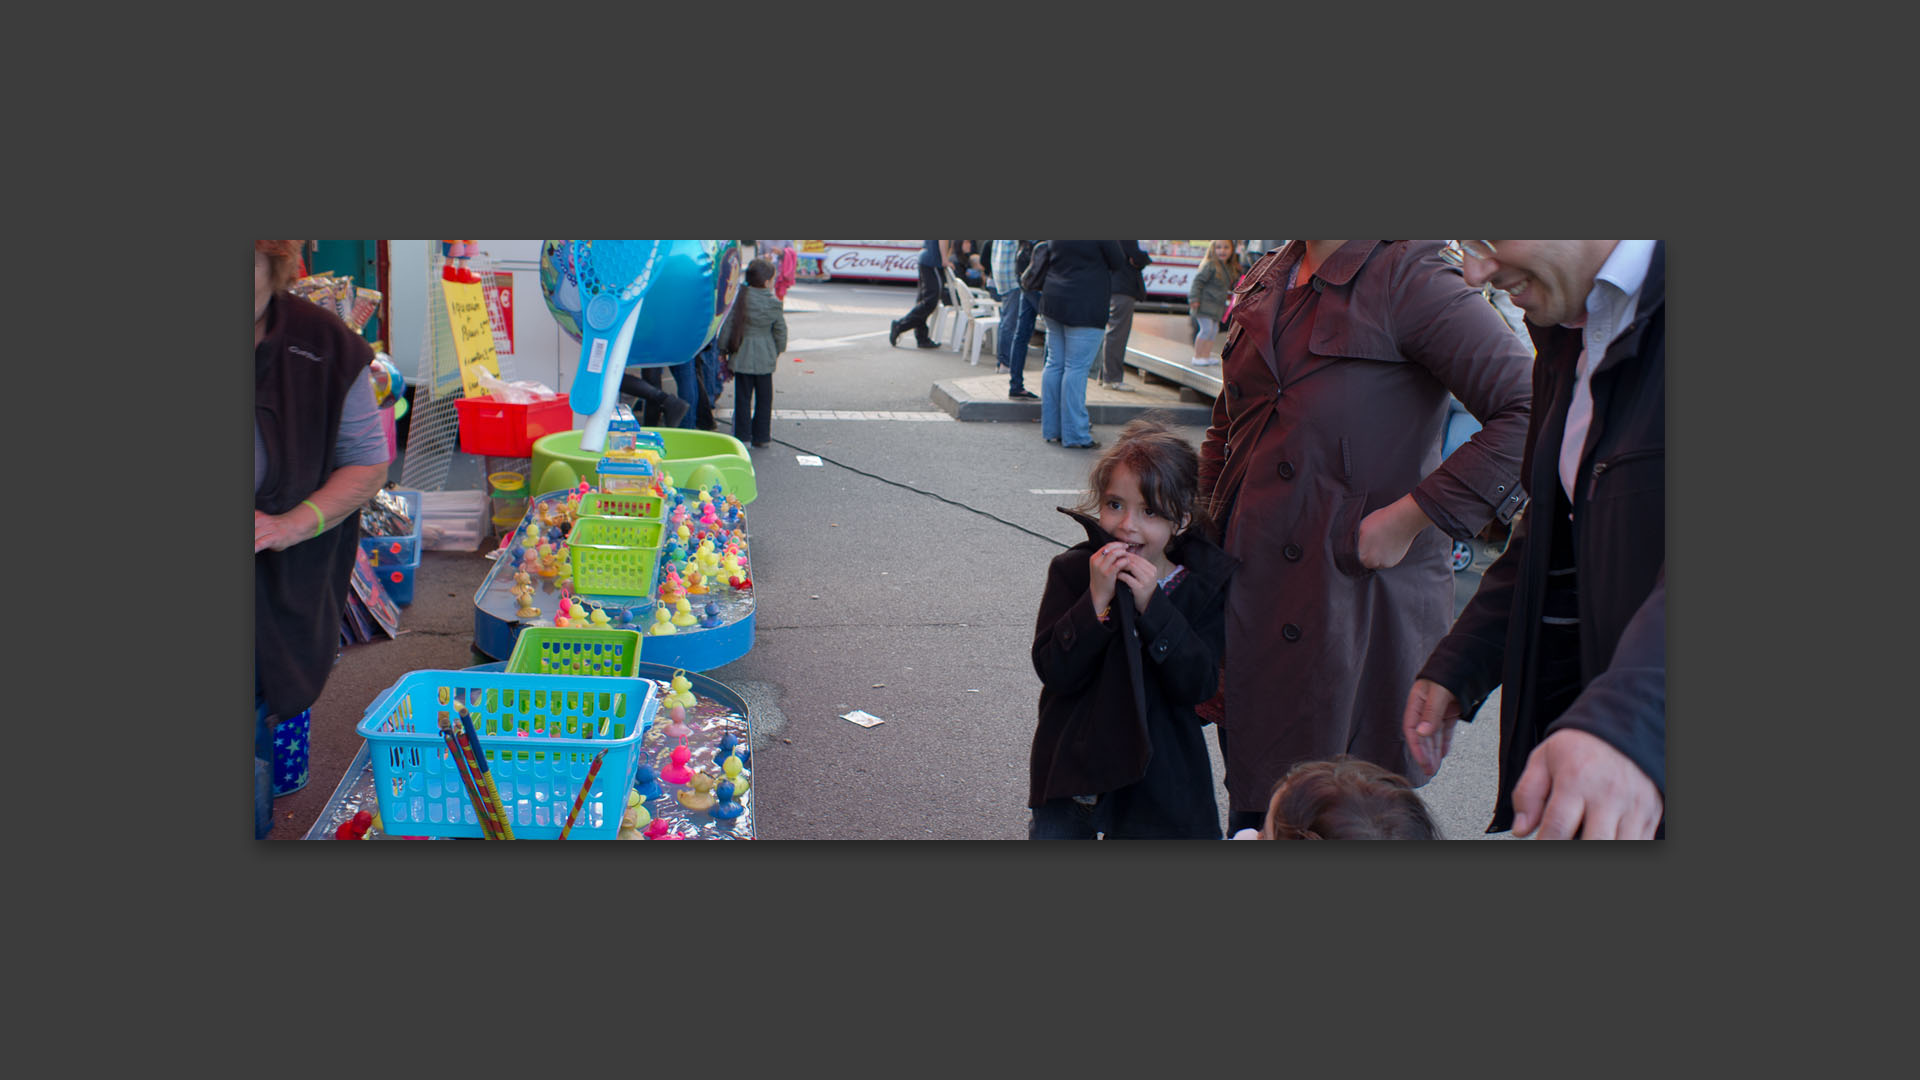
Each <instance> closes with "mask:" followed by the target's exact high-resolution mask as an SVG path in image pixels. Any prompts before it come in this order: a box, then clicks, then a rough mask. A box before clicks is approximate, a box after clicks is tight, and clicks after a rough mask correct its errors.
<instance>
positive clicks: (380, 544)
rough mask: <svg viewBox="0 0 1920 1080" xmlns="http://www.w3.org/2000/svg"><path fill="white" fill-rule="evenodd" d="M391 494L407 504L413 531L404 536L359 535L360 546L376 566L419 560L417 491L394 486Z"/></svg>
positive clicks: (417, 562)
mask: <svg viewBox="0 0 1920 1080" xmlns="http://www.w3.org/2000/svg"><path fill="white" fill-rule="evenodd" d="M391 494H394V495H398V496H399V497H400V498H401V499H402V500H403V501H405V502H406V504H407V513H408V515H409V516H410V517H412V518H413V531H412V532H410V533H408V534H407V535H405V536H367V535H365V534H362V535H361V537H360V547H361V549H362V550H364V551H365V552H366V553H367V555H368V556H369V557H370V558H371V559H372V560H373V565H374V566H375V567H376V568H377V567H380V566H384V565H385V564H387V563H398V564H400V565H403V566H404V565H406V564H408V563H413V564H415V565H418V564H419V562H420V510H421V506H422V500H421V497H420V493H419V492H417V491H403V490H401V489H400V488H395V489H393V491H392V492H391Z"/></svg>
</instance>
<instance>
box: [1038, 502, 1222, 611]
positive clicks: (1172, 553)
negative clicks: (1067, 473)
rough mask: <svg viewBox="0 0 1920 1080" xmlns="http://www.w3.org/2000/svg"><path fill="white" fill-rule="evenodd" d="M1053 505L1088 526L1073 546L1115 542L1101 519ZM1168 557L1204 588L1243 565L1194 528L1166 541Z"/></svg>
mask: <svg viewBox="0 0 1920 1080" xmlns="http://www.w3.org/2000/svg"><path fill="white" fill-rule="evenodd" d="M1054 509H1055V510H1058V511H1060V512H1061V513H1063V514H1065V515H1067V516H1068V517H1070V518H1072V519H1073V520H1075V521H1077V522H1079V523H1080V527H1081V528H1083V529H1085V530H1087V538H1086V539H1085V540H1084V541H1082V542H1080V543H1078V544H1075V545H1074V547H1076V548H1085V549H1086V550H1087V551H1090V552H1091V551H1098V550H1099V549H1100V548H1101V547H1102V546H1104V545H1106V544H1110V543H1112V542H1113V534H1112V533H1109V532H1108V531H1107V530H1106V529H1104V528H1102V527H1101V525H1100V522H1099V520H1098V519H1096V518H1092V517H1089V516H1087V515H1086V514H1083V513H1081V512H1080V511H1078V510H1073V509H1069V508H1068V507H1065V506H1056V507H1054ZM1167 558H1168V559H1170V560H1172V561H1173V562H1175V563H1177V564H1179V565H1181V566H1184V567H1186V568H1187V575H1188V577H1189V578H1190V580H1191V583H1192V584H1194V585H1198V586H1201V587H1202V590H1203V591H1205V592H1211V591H1212V590H1213V589H1215V588H1218V587H1219V586H1221V585H1224V584H1225V583H1226V580H1227V578H1228V576H1229V575H1231V574H1232V573H1233V570H1234V568H1235V567H1237V566H1239V565H1240V560H1239V559H1236V558H1234V557H1233V556H1231V555H1229V554H1227V553H1226V552H1225V551H1223V550H1221V548H1220V545H1218V544H1215V543H1214V542H1213V541H1211V540H1209V539H1207V538H1206V537H1205V536H1202V535H1200V534H1198V533H1196V532H1193V531H1192V530H1188V531H1186V532H1181V533H1177V534H1175V535H1174V538H1173V540H1172V541H1171V542H1169V543H1168V544H1167Z"/></svg>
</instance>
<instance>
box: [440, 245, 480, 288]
mask: <svg viewBox="0 0 1920 1080" xmlns="http://www.w3.org/2000/svg"><path fill="white" fill-rule="evenodd" d="M440 256H441V258H443V259H445V260H446V262H445V263H444V265H442V266H441V267H440V280H442V281H454V282H461V283H463V284H467V285H478V284H480V275H479V274H476V273H474V272H473V271H472V270H469V269H467V260H468V259H471V258H473V256H474V246H473V241H471V240H442V241H440Z"/></svg>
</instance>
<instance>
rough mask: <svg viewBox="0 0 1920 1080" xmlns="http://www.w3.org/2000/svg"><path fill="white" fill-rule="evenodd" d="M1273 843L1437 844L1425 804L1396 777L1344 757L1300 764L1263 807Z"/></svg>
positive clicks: (1410, 785) (1403, 779)
mask: <svg viewBox="0 0 1920 1080" xmlns="http://www.w3.org/2000/svg"><path fill="white" fill-rule="evenodd" d="M1266 835H1267V837H1268V838H1269V839H1272V840H1439V839H1441V836H1440V829H1439V827H1438V826H1436V825H1435V824H1434V823H1433V815H1432V814H1430V813H1428V811H1427V804H1426V803H1425V802H1423V801H1421V798H1420V796H1419V795H1418V794H1416V793H1415V792H1414V790H1413V785H1412V784H1410V783H1408V782H1407V780H1406V778H1405V777H1403V776H1401V775H1399V774H1398V773H1394V772H1389V771H1388V770H1386V769H1383V768H1381V767H1380V766H1378V765H1375V764H1373V763H1372V762H1370V761H1361V760H1360V759H1358V758H1352V757H1348V756H1346V755H1345V754H1342V755H1340V756H1339V757H1336V758H1333V759H1331V760H1328V761H1303V762H1301V763H1300V764H1298V765H1295V766H1294V767H1293V768H1292V769H1290V770H1289V771H1288V772H1287V775H1286V778H1285V779H1283V780H1281V781H1280V786H1279V787H1277V788H1275V789H1274V792H1273V801H1272V802H1271V803H1269V804H1268V806H1267V828H1266Z"/></svg>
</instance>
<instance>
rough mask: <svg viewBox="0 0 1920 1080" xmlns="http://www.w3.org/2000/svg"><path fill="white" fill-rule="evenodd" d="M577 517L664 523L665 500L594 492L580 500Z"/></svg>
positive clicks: (655, 497)
mask: <svg viewBox="0 0 1920 1080" xmlns="http://www.w3.org/2000/svg"><path fill="white" fill-rule="evenodd" d="M577 516H579V517H612V518H639V519H640V520H642V521H664V520H665V519H666V516H667V500H666V499H664V498H662V497H661V496H659V495H635V494H632V493H631V492H604V491H596V492H593V493H591V494H589V495H587V496H585V497H584V498H582V499H581V500H580V508H579V510H578V512H577Z"/></svg>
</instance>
